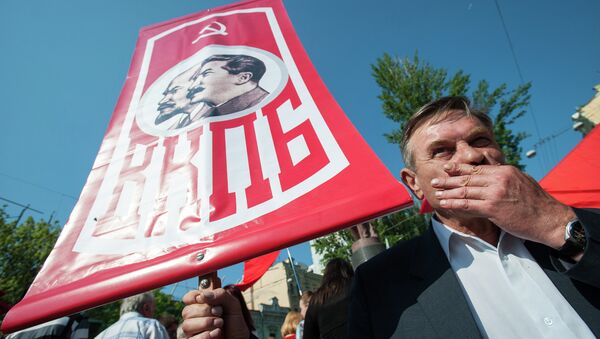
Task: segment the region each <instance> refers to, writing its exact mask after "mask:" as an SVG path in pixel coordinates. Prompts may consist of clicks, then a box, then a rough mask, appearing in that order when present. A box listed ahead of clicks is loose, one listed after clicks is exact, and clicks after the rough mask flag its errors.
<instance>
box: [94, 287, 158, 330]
mask: <svg viewBox="0 0 600 339" xmlns="http://www.w3.org/2000/svg"><path fill="white" fill-rule="evenodd" d="M155 309H156V305H155V302H154V296H153V295H152V293H151V292H146V293H142V294H138V295H134V296H132V297H129V298H125V299H123V302H122V303H121V310H120V314H121V317H120V318H119V321H117V322H116V323H114V324H112V325H111V326H110V327H108V328H107V329H105V330H104V331H102V332H101V333H100V334H99V335H98V336H97V337H96V338H97V339H98V338H100V339H121V338H123V339H129V338H137V339H145V338H148V339H169V334H168V333H167V331H166V330H165V328H164V327H163V325H161V324H160V322H158V320H156V319H152V317H153V316H154V311H155Z"/></svg>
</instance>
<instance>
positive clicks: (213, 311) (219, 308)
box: [210, 306, 223, 317]
mask: <svg viewBox="0 0 600 339" xmlns="http://www.w3.org/2000/svg"><path fill="white" fill-rule="evenodd" d="M210 313H211V314H212V315H215V316H217V317H220V316H221V315H222V314H223V307H222V306H214V307H213V308H211V309H210Z"/></svg>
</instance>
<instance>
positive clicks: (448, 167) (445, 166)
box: [444, 164, 454, 170]
mask: <svg viewBox="0 0 600 339" xmlns="http://www.w3.org/2000/svg"><path fill="white" fill-rule="evenodd" d="M452 167H454V166H452V164H444V169H445V170H450V169H452Z"/></svg>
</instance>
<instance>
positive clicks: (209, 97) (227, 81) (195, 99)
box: [188, 61, 239, 106]
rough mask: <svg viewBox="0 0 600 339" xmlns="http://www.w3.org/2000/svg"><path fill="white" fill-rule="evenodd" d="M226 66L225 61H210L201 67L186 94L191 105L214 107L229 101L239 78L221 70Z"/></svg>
mask: <svg viewBox="0 0 600 339" xmlns="http://www.w3.org/2000/svg"><path fill="white" fill-rule="evenodd" d="M226 64H227V62H226V61H211V62H208V63H206V64H205V65H204V66H202V68H201V69H200V71H199V72H198V73H197V75H196V76H195V78H194V79H193V84H192V86H191V88H190V90H189V92H188V98H190V99H191V102H192V103H193V104H196V103H200V102H205V103H207V104H209V105H212V106H216V105H219V104H222V103H223V102H225V101H227V100H228V99H229V96H231V95H230V93H231V92H232V90H233V89H234V88H235V86H236V84H237V82H238V78H239V77H238V75H236V74H230V73H229V72H228V71H227V70H225V69H223V66H225V65H226Z"/></svg>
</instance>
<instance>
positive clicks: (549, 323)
mask: <svg viewBox="0 0 600 339" xmlns="http://www.w3.org/2000/svg"><path fill="white" fill-rule="evenodd" d="M553 323H554V322H553V321H552V318H549V317H545V318H544V324H546V325H548V326H552V324H553Z"/></svg>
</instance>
